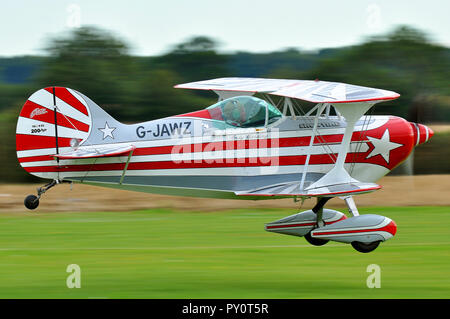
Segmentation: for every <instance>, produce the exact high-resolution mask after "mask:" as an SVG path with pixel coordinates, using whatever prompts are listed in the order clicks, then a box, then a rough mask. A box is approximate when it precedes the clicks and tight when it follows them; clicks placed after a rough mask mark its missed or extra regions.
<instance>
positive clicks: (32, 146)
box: [16, 134, 71, 151]
mask: <svg viewBox="0 0 450 319" xmlns="http://www.w3.org/2000/svg"><path fill="white" fill-rule="evenodd" d="M70 140H71V138H68V137H59V138H58V146H59V147H67V146H70ZM52 147H56V139H55V137H54V136H42V135H26V134H16V150H17V151H26V150H36V149H41V148H52Z"/></svg>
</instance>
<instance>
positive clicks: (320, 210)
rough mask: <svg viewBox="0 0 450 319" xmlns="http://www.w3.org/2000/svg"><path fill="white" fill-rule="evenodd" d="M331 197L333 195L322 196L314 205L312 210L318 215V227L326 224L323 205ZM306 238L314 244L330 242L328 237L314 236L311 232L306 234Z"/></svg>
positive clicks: (319, 244) (320, 244)
mask: <svg viewBox="0 0 450 319" xmlns="http://www.w3.org/2000/svg"><path fill="white" fill-rule="evenodd" d="M330 199H331V197H320V198H319V199H318V200H317V204H316V205H315V206H314V207H313V209H312V211H313V212H314V213H315V214H316V215H317V223H316V228H317V227H322V226H325V222H324V221H323V218H322V216H323V207H324V206H325V204H326V203H327V202H328V201H329V200H330ZM305 239H306V241H307V242H308V243H310V244H311V245H314V246H322V245H325V244H326V243H328V242H329V240H327V239H320V238H314V237H312V236H311V232H309V233H307V234H306V235H305Z"/></svg>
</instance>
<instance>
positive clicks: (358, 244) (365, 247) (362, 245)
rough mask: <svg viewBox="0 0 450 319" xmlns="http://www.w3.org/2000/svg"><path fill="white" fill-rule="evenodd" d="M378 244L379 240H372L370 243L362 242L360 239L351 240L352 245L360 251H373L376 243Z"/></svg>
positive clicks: (376, 245)
mask: <svg viewBox="0 0 450 319" xmlns="http://www.w3.org/2000/svg"><path fill="white" fill-rule="evenodd" d="M379 244H380V241H374V242H371V243H368V244H366V243H362V242H360V241H353V242H352V246H353V248H355V249H356V250H357V251H359V252H360V253H370V252H371V251H374V250H375V249H376V248H377V247H378V245H379Z"/></svg>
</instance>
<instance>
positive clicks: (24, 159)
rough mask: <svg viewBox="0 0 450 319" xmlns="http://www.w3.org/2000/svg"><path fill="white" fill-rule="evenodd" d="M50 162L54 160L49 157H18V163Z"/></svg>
mask: <svg viewBox="0 0 450 319" xmlns="http://www.w3.org/2000/svg"><path fill="white" fill-rule="evenodd" d="M52 160H54V158H53V157H52V156H50V155H40V156H28V157H20V158H19V163H27V162H40V161H52Z"/></svg>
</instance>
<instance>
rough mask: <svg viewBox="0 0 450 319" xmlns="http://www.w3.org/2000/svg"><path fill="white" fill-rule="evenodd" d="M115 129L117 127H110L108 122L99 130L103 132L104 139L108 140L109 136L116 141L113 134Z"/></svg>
mask: <svg viewBox="0 0 450 319" xmlns="http://www.w3.org/2000/svg"><path fill="white" fill-rule="evenodd" d="M115 129H116V128H115V127H109V125H108V122H105V127H104V128H99V130H100V131H102V132H103V139H105V138H107V137H108V136H109V137H111V138H112V139H114V136H113V134H112V132H113V131H114V130H115Z"/></svg>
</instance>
